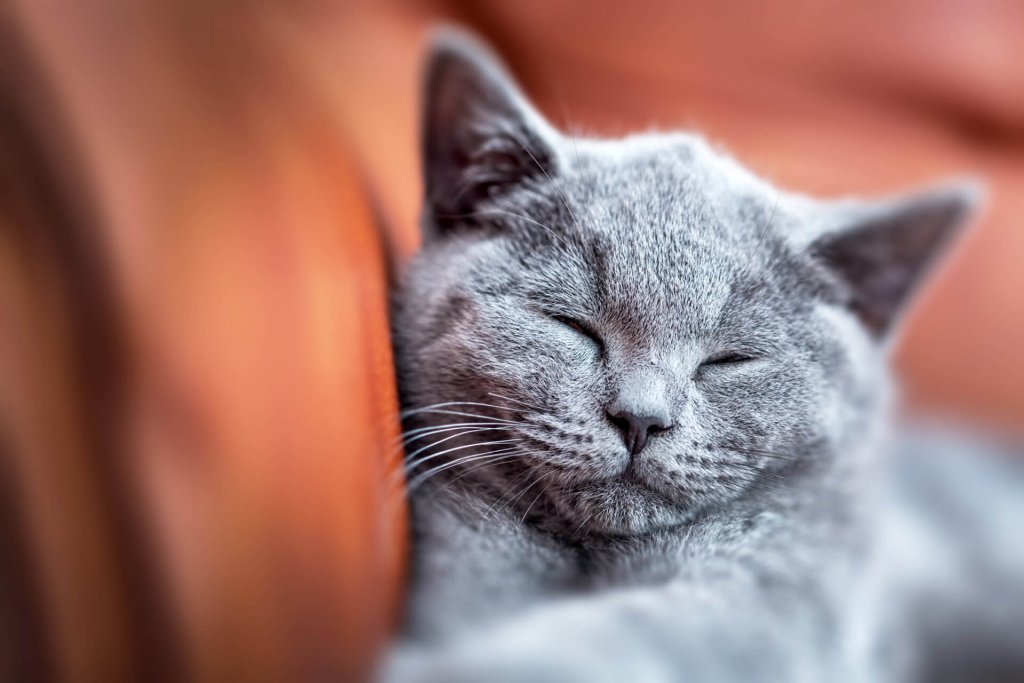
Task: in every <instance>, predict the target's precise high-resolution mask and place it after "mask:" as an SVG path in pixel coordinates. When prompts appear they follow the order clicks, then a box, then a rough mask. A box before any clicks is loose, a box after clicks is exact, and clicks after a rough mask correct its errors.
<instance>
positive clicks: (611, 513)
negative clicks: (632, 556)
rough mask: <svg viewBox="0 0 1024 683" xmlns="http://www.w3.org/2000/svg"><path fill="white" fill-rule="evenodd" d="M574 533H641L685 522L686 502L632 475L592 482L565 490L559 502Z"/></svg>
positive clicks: (688, 513) (689, 513)
mask: <svg viewBox="0 0 1024 683" xmlns="http://www.w3.org/2000/svg"><path fill="white" fill-rule="evenodd" d="M558 508H559V512H560V513H561V515H562V517H563V520H564V522H565V528H566V531H567V532H568V533H570V534H571V535H572V536H575V537H580V536H592V535H601V536H640V535H644V534H649V533H652V532H655V531H662V530H664V529H669V528H673V527H677V526H679V525H681V524H685V523H686V522H687V521H689V520H690V519H691V518H692V516H693V511H692V509H690V508H689V506H686V505H680V504H679V503H677V502H674V501H672V500H669V499H668V498H666V497H665V496H663V495H662V494H660V493H658V492H657V491H655V490H653V489H652V488H650V487H649V486H646V485H645V484H643V483H641V482H638V481H636V480H634V479H631V478H620V479H615V480H612V481H602V482H591V483H586V484H582V485H579V486H577V487H575V488H574V489H572V490H571V491H567V492H565V493H564V497H563V499H562V500H561V501H560V502H559V504H558Z"/></svg>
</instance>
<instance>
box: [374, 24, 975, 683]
mask: <svg viewBox="0 0 1024 683" xmlns="http://www.w3.org/2000/svg"><path fill="white" fill-rule="evenodd" d="M425 151H426V180H427V210H426V213H425V218H424V220H425V225H424V230H425V235H426V240H425V245H424V248H423V250H422V252H421V253H420V254H419V255H418V256H417V258H416V259H415V260H414V262H413V264H412V265H411V266H410V268H409V269H408V271H407V272H406V273H405V275H404V280H403V284H402V286H401V288H400V289H399V291H398V292H397V294H396V298H395V311H394V334H395V343H396V358H397V361H398V371H399V379H400V386H401V390H402V397H403V403H404V405H405V407H406V408H407V412H406V426H407V428H408V429H407V432H406V433H407V434H408V439H409V442H408V444H407V452H408V453H409V455H408V461H409V467H410V480H409V489H410V494H411V502H412V511H413V532H414V533H413V541H414V562H413V575H412V586H413V592H412V595H411V599H410V608H409V618H408V637H409V639H410V641H411V642H412V643H414V645H411V646H409V647H408V648H406V649H403V650H401V651H400V653H399V654H398V655H396V656H395V658H393V660H392V661H391V664H390V668H389V669H388V673H387V674H386V675H388V676H391V677H392V678H394V679H396V680H402V679H406V678H411V679H423V680H467V681H469V680H488V681H491V680H510V681H517V680H551V681H555V680H558V681H563V680H581V681H582V680H587V681H590V680H664V681H675V680H696V681H705V680H707V681H757V680H765V681H769V680H770V681H800V680H806V681H825V680H828V681H843V680H849V681H875V680H885V679H889V678H896V677H898V676H900V675H902V674H903V673H905V672H906V671H907V670H908V669H907V667H909V666H910V665H912V664H913V661H912V659H911V657H910V654H909V650H910V648H909V645H908V647H907V648H904V647H902V645H899V644H895V643H893V642H882V641H891V640H892V638H891V636H892V631H893V629H898V628H900V627H901V624H899V623H896V622H893V621H892V620H891V619H890V618H889V616H888V612H887V610H886V607H887V605H885V604H883V603H884V602H885V601H887V600H889V599H891V596H890V595H889V594H888V593H887V585H888V584H886V583H885V582H886V581H887V579H888V577H889V575H890V573H891V570H890V568H889V567H888V566H886V563H885V561H884V560H885V558H884V557H883V556H882V555H881V554H880V550H879V548H880V544H879V541H878V539H879V538H885V536H886V534H885V531H884V529H885V525H886V524H892V522H893V518H892V517H891V516H888V515H887V514H886V510H887V507H886V503H885V502H884V501H883V500H881V499H882V498H884V496H885V491H887V490H888V489H887V488H886V487H885V486H884V485H881V484H879V483H878V479H879V478H880V477H884V472H885V468H884V467H882V466H881V464H880V456H881V455H882V453H883V451H884V443H885V439H886V432H887V425H888V414H889V410H890V407H889V404H890V389H889V381H888V373H887V370H886V366H885V360H884V358H885V347H886V345H887V339H888V338H889V336H890V334H891V328H892V327H893V326H894V324H895V322H896V320H897V319H898V316H899V314H900V312H901V310H902V308H903V303H904V301H905V299H906V298H907V297H908V295H909V294H910V293H911V292H912V290H913V289H914V288H915V287H916V285H917V283H918V281H919V280H920V279H921V277H922V275H923V273H924V272H925V271H926V270H927V268H928V266H929V265H930V264H931V262H932V261H933V260H934V258H935V255H936V254H937V253H939V252H941V250H942V248H943V246H944V245H945V244H946V243H947V242H948V241H949V239H950V237H951V236H952V235H953V233H954V232H955V231H956V229H957V228H958V226H959V224H960V223H961V222H962V217H963V216H964V215H965V213H966V212H967V210H968V208H969V206H970V205H971V203H972V201H973V199H972V197H973V190H971V189H970V188H962V187H956V186H949V187H945V188H940V189H936V190H932V191H929V192H926V193H920V194H918V195H915V196H911V197H908V198H905V199H895V200H889V201H885V202H875V203H859V202H818V201H814V200H811V199H809V198H805V197H802V196H798V195H794V194H790V193H786V192H783V191H780V190H777V189H775V188H773V187H772V186H771V185H769V184H768V183H766V182H764V181H762V180H760V179H758V178H757V177H755V176H754V175H752V174H750V173H748V172H747V171H745V170H744V169H742V168H741V167H740V166H738V165H737V164H736V163H735V162H733V161H732V160H730V159H729V158H727V157H725V156H724V155H721V154H719V153H717V152H716V151H714V150H713V149H711V148H710V147H709V146H708V145H707V144H705V143H704V142H703V141H702V140H700V139H699V138H697V137H695V136H689V135H645V136H638V137H634V138H629V139H626V140H620V141H594V140H570V139H568V138H564V137H562V136H561V135H560V134H558V133H557V132H556V131H554V130H553V129H551V128H550V126H548V125H547V124H546V123H545V122H544V121H543V120H542V119H541V118H540V117H539V115H538V114H536V112H534V111H533V110H532V108H530V107H529V105H527V104H526V102H525V101H524V100H523V98H522V96H521V95H520V94H519V93H518V91H517V90H516V89H515V88H514V86H513V85H512V84H511V82H510V81H509V80H508V78H507V76H505V74H504V73H503V72H502V71H501V69H500V67H498V66H497V65H496V63H495V62H493V61H492V60H491V59H490V58H488V57H487V56H486V53H485V52H484V51H483V50H482V49H481V48H480V47H478V46H474V45H473V44H472V43H471V42H469V41H467V40H466V39H465V38H461V37H455V38H452V37H448V38H446V39H443V40H442V41H440V42H439V45H438V47H437V49H436V50H435V54H434V58H433V62H432V66H431V69H430V72H429V80H428V102H427V114H426V150H425ZM890 622H892V623H890ZM415 643H418V644H419V645H415ZM881 645H885V647H881Z"/></svg>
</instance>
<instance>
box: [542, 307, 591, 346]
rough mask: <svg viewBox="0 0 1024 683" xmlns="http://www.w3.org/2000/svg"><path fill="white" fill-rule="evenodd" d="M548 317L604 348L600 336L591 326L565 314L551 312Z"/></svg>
mask: <svg viewBox="0 0 1024 683" xmlns="http://www.w3.org/2000/svg"><path fill="white" fill-rule="evenodd" d="M550 317H551V319H552V320H554V321H556V322H559V323H561V324H562V325H565V326H566V327H568V328H569V329H571V330H573V331H575V332H576V333H577V334H580V335H582V336H584V337H586V338H587V339H589V340H590V341H592V342H594V343H595V344H597V346H598V348H599V349H603V348H604V342H603V341H602V340H601V337H600V336H599V335H598V334H597V332H595V331H594V330H593V328H592V327H590V326H589V325H587V324H586V323H584V322H582V321H580V320H577V319H575V318H570V317H569V316H566V315H558V314H551V315H550Z"/></svg>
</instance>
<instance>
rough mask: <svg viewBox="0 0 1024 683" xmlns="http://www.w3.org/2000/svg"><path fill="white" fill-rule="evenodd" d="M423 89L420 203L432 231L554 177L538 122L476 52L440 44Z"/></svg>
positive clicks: (460, 44)
mask: <svg viewBox="0 0 1024 683" xmlns="http://www.w3.org/2000/svg"><path fill="white" fill-rule="evenodd" d="M426 88H427V90H426V102H425V107H426V108H425V112H424V113H425V116H424V127H423V135H424V138H423V152H424V175H425V185H426V201H427V207H428V210H430V211H431V212H432V214H433V218H434V223H435V225H436V226H437V227H438V228H440V229H442V230H443V229H444V228H446V227H449V226H451V225H453V224H456V223H459V224H466V223H472V215H473V213H474V212H475V211H476V209H477V207H478V206H479V205H480V203H481V202H483V201H485V200H487V199H489V198H493V197H496V196H498V195H500V194H502V193H504V192H508V191H509V190H511V189H512V188H514V187H515V186H517V185H520V184H522V183H524V182H526V181H528V180H532V179H535V180H540V179H543V178H544V177H545V175H550V174H552V173H553V154H552V151H551V147H550V145H549V144H548V143H547V142H546V141H545V140H544V137H543V135H544V133H543V131H540V130H538V129H537V128H538V127H539V125H538V122H539V121H540V118H539V116H538V115H537V114H536V113H535V112H533V110H531V109H529V106H528V105H527V104H526V103H525V101H524V100H523V98H522V96H521V95H520V94H519V91H518V90H517V89H516V86H515V85H514V84H513V83H512V81H511V80H510V79H509V78H508V76H506V75H505V73H504V71H503V70H502V69H501V67H499V66H498V65H497V63H496V62H495V61H494V60H493V58H491V57H490V56H489V54H487V53H486V52H485V51H484V50H483V49H482V48H481V47H479V46H477V45H475V44H474V43H472V42H471V41H469V40H468V39H466V38H455V39H453V38H451V37H448V38H446V39H443V40H441V41H439V42H438V43H437V45H436V46H435V50H434V53H433V56H432V59H431V62H430V66H429V68H428V72H427V82H426Z"/></svg>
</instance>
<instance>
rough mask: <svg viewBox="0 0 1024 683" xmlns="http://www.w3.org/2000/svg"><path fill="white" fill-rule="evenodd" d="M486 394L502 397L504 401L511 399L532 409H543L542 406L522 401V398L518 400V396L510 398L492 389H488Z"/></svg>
mask: <svg viewBox="0 0 1024 683" xmlns="http://www.w3.org/2000/svg"><path fill="white" fill-rule="evenodd" d="M487 394H488V395H489V396H494V397H495V398H500V399H502V400H504V401H512V402H513V403H518V404H519V405H521V406H525V407H527V408H530V409H532V410H537V411H541V410H543V408H541V407H540V406H536V405H533V404H532V403H527V402H526V401H522V400H520V399H518V398H512V397H510V396H502V395H501V394H496V393H494V392H493V391H488V392H487Z"/></svg>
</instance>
